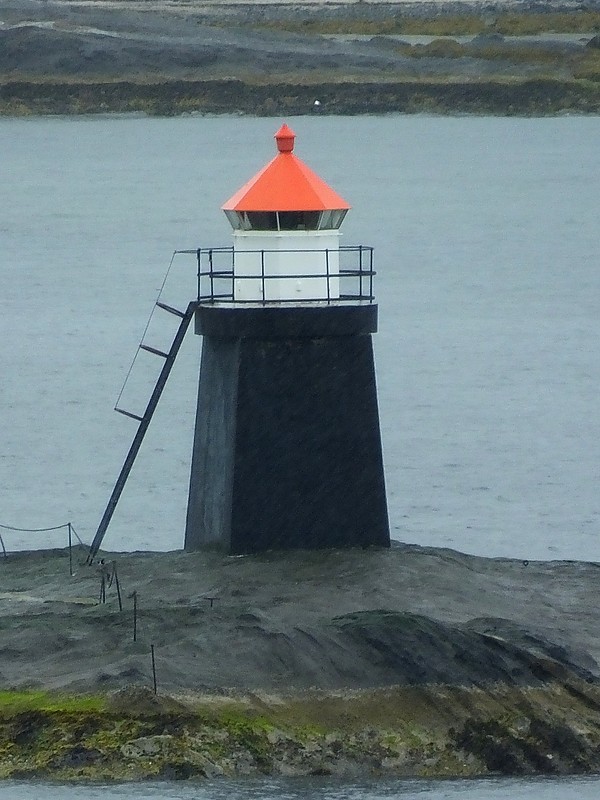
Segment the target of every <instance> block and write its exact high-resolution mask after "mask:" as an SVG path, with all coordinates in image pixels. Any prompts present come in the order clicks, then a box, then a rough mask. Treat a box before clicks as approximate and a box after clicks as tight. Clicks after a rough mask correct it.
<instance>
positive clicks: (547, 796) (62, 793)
mask: <svg viewBox="0 0 600 800" xmlns="http://www.w3.org/2000/svg"><path fill="white" fill-rule="evenodd" d="M599 791H600V779H598V778H552V779H539V778H528V779H486V780H446V781H428V780H383V781H379V780H371V781H360V782H356V783H346V782H340V781H338V780H330V779H325V778H319V779H315V778H302V779H287V780H271V779H264V780H258V779H248V780H243V781H229V780H223V781H208V782H192V783H141V784H127V785H118V786H104V785H103V786H94V785H92V786H87V785H86V786H71V785H53V784H45V783H39V784H25V783H16V782H14V781H9V782H7V783H3V784H0V800H596V798H597V797H598V792H599Z"/></svg>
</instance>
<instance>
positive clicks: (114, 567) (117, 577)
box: [113, 561, 123, 611]
mask: <svg viewBox="0 0 600 800" xmlns="http://www.w3.org/2000/svg"><path fill="white" fill-rule="evenodd" d="M113 576H114V579H115V586H116V587H117V598H118V600H119V611H123V600H122V599H121V584H120V583H119V576H118V575H117V562H116V561H113Z"/></svg>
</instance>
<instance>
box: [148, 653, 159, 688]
mask: <svg viewBox="0 0 600 800" xmlns="http://www.w3.org/2000/svg"><path fill="white" fill-rule="evenodd" d="M150 652H151V653H152V680H153V682H154V694H158V692H157V689H156V659H155V658H154V645H153V644H151V645H150Z"/></svg>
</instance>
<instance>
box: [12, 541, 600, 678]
mask: <svg viewBox="0 0 600 800" xmlns="http://www.w3.org/2000/svg"><path fill="white" fill-rule="evenodd" d="M84 561H85V551H83V550H82V551H80V552H78V553H77V554H76V559H75V562H76V564H77V566H76V569H75V574H74V575H73V576H72V577H71V576H70V575H69V571H68V557H67V553H65V552H64V551H49V552H34V553H29V554H14V555H9V557H8V558H7V559H5V560H3V561H2V562H1V563H0V569H1V570H2V579H3V589H4V591H3V592H2V593H1V594H0V612H1V617H0V630H1V632H2V654H3V658H2V675H3V677H2V682H3V685H4V686H5V687H27V686H29V687H32V686H34V687H43V688H72V689H77V690H85V691H92V690H96V689H103V690H104V689H106V690H110V689H120V688H122V687H123V686H125V685H130V684H138V685H148V684H151V683H152V664H151V658H150V646H151V645H154V648H155V667H156V671H157V676H158V681H159V684H160V686H161V687H162V688H163V689H165V690H168V691H175V690H186V689H192V690H197V689H205V688H208V687H210V688H212V689H218V688H219V687H223V686H229V687H244V688H271V689H278V690H280V689H286V688H290V687H293V688H296V689H307V688H309V687H318V688H321V689H336V688H353V689H356V688H371V687H377V686H387V685H392V684H401V685H409V686H422V685H428V684H431V683H443V684H449V685H453V684H456V685H461V686H481V685H491V684H494V683H496V682H498V681H502V682H504V683H506V684H507V685H513V686H532V687H535V686H540V685H544V684H545V683H547V682H548V681H549V680H554V679H563V678H564V677H565V676H571V677H573V678H576V679H578V680H582V681H590V682H595V681H596V678H597V676H598V674H599V670H598V665H597V659H598V656H599V654H600V635H599V632H598V629H597V625H596V611H595V598H596V593H597V582H598V579H599V575H600V573H599V570H598V567H597V566H596V565H594V564H584V563H578V562H532V563H529V562H522V561H511V560H508V559H484V558H478V557H474V556H468V555H464V554H461V553H457V552H455V551H451V550H436V549H430V548H419V547H414V546H410V545H398V546H396V547H393V548H392V549H390V550H372V551H362V550H356V551H352V550H349V551H320V552H319V551H315V552H295V553H294V552H291V553H267V554H264V555H260V556H245V557H227V556H220V555H218V554H215V553H192V554H186V553H182V552H173V553H128V554H112V555H111V554H107V555H106V556H105V564H104V565H99V564H96V565H93V566H87V565H86V564H85V563H83V562H84ZM115 568H116V570H117V576H118V579H119V591H120V595H121V601H120V602H121V607H122V610H120V609H119V597H118V594H117V590H116V583H115V580H114V577H113V579H112V582H111V584H110V586H108V587H107V589H106V600H107V602H106V603H100V602H99V599H100V589H101V580H102V573H103V572H104V574H105V576H106V575H107V574H108V573H110V574H111V575H112V571H113V570H114V569H115ZM133 592H136V600H137V617H136V619H135V641H134V618H133V599H132V594H133Z"/></svg>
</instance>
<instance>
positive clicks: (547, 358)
mask: <svg viewBox="0 0 600 800" xmlns="http://www.w3.org/2000/svg"><path fill="white" fill-rule="evenodd" d="M287 121H288V123H289V124H290V125H291V126H292V127H293V128H294V129H295V131H296V133H297V140H296V153H297V154H298V155H299V156H300V157H301V158H303V159H304V160H305V161H307V162H308V163H309V165H310V166H312V167H313V168H314V169H315V170H316V171H317V172H318V173H320V174H321V175H322V176H323V177H324V178H325V179H326V180H327V181H328V182H329V183H330V184H331V185H332V186H333V187H334V188H335V189H336V190H337V191H338V192H339V193H340V194H341V195H342V196H344V197H345V198H346V199H347V200H348V201H349V202H350V203H351V205H352V207H353V208H352V210H351V212H350V213H349V215H348V216H347V218H346V221H345V222H344V225H343V228H342V232H343V244H365V245H372V246H374V247H375V256H376V262H375V264H376V268H377V271H378V275H377V278H376V284H375V290H376V294H377V298H378V302H379V312H380V322H379V333H377V334H376V336H375V337H374V341H375V350H376V369H377V382H378V391H379V404H380V415H381V430H382V438H383V448H384V458H385V468H386V480H387V493H388V504H389V511H390V521H391V527H392V534H393V536H394V537H395V538H397V539H400V540H403V541H407V542H414V543H416V544H421V545H434V546H445V547H453V548H457V549H459V550H463V551H467V552H471V553H477V554H481V555H489V556H509V557H510V556H514V557H518V558H528V559H588V560H600V536H599V535H598V534H599V526H600V493H599V491H598V486H599V480H600V448H599V447H598V442H599V441H600V413H599V388H600V269H599V258H600V256H599V253H600V226H599V224H598V220H599V219H600V192H599V191H598V179H599V175H600V148H599V147H598V142H599V141H600V118H598V117H558V118H548V119H517V118H512V119H510V118H502V119H501V118H483V117H482V118H439V117H427V116H397V115H390V116H380V117H374V116H370V117H367V116H365V117H358V118H353V117H342V118H340V117H328V116H314V117H310V116H308V117H301V118H295V119H288V120H287ZM281 122H282V120H281V119H266V118H261V119H254V118H244V117H214V118H203V117H189V118H179V119H146V118H143V117H139V118H135V117H123V118H116V117H107V118H99V117H90V118H60V117H58V118H37V119H2V120H0V152H1V153H2V156H1V163H0V177H1V181H0V185H1V187H2V193H1V198H0V209H1V210H0V370H1V372H0V406H1V410H2V415H1V419H0V426H1V430H2V435H1V448H0V485H1V486H2V505H1V508H0V524H4V525H8V526H12V527H16V528H28V529H32V528H44V527H51V526H54V525H58V524H62V523H65V522H68V521H70V522H72V524H73V526H74V528H75V530H76V531H77V532H78V533H79V535H80V536H81V537H82V538H83V539H85V540H86V541H88V542H89V541H90V540H91V538H92V536H93V534H94V532H95V529H96V527H97V524H98V522H99V520H100V517H101V515H102V512H103V510H104V506H105V504H106V502H107V501H108V498H109V495H110V492H111V489H112V486H113V484H114V481H115V479H116V477H117V475H118V472H119V469H120V467H121V464H122V461H123V459H124V457H125V455H126V453H127V450H128V448H129V445H130V443H131V440H132V438H133V435H134V433H135V430H136V423H135V422H134V421H132V420H130V419H127V418H125V417H122V416H120V415H117V414H115V413H114V412H113V410H112V408H113V404H114V401H115V398H116V396H117V394H118V391H119V389H120V387H121V384H122V382H123V380H124V378H125V375H126V373H127V370H128V368H129V365H130V362H131V359H132V357H133V355H134V353H135V351H136V347H137V344H138V342H139V340H140V337H141V334H142V332H143V329H144V326H145V324H146V320H147V319H148V316H149V314H150V311H151V309H152V307H153V304H154V301H155V299H156V296H157V292H158V290H159V288H160V285H161V282H162V280H163V276H164V273H165V270H166V268H167V266H168V264H169V261H170V259H171V254H172V252H173V251H174V250H175V249H181V248H195V247H198V246H213V245H229V244H230V242H231V233H230V229H229V226H228V223H227V221H226V218H225V216H224V215H223V213H222V212H221V211H220V205H221V204H222V203H223V202H224V201H225V200H226V199H227V198H228V197H229V196H230V195H231V194H232V193H233V192H234V191H235V190H236V189H237V188H238V187H240V186H241V185H242V184H243V183H244V182H245V181H246V180H247V179H248V178H250V177H251V176H252V175H253V174H254V173H255V172H256V171H257V170H258V169H260V168H261V167H262V166H263V165H264V164H265V163H266V161H267V160H269V159H270V158H271V157H272V156H273V155H274V153H275V145H274V141H273V138H272V136H273V134H274V133H275V131H276V130H277V128H278V127H279V125H280V124H281ZM194 278H195V264H194V261H193V258H191V259H188V260H186V259H185V258H180V259H178V260H176V262H175V263H174V266H173V271H172V273H171V277H170V285H171V286H172V287H174V291H175V293H176V294H177V293H179V295H180V298H179V299H180V301H181V302H186V301H188V300H190V299H193V296H194V291H195V282H194ZM199 354H200V340H199V338H198V337H195V336H194V335H193V334H192V333H191V332H190V333H189V334H188V337H187V339H186V342H185V343H184V347H183V349H182V352H181V353H180V356H179V357H178V361H177V363H176V366H175V369H174V371H173V373H172V375H171V377H170V379H169V382H168V384H167V388H166V390H165V393H164V395H163V398H162V399H161V403H160V405H159V409H158V411H157V413H156V415H155V418H154V420H153V422H152V425H151V427H150V431H149V433H148V435H147V439H146V441H145V443H144V445H143V447H142V450H141V452H140V455H139V457H138V460H137V462H136V465H135V467H134V470H133V472H132V475H131V477H130V480H129V482H128V484H127V486H126V488H125V492H124V494H123V497H122V499H121V501H120V504H119V506H118V507H117V511H116V513H115V516H114V518H113V522H112V524H111V526H110V528H109V531H108V534H107V536H106V539H105V545H106V547H107V548H112V549H117V550H119V549H120V550H131V549H158V550H165V549H173V548H178V547H181V546H182V542H183V529H184V520H185V507H186V494H187V488H188V485H187V484H188V475H189V465H190V454H191V444H192V434H193V426H194V412H195V397H196V391H197V375H198V363H199ZM148 358H149V359H150V361H151V360H152V357H150V356H148ZM145 363H146V362H143V363H142V364H141V367H142V372H143V370H144V369H146V367H145V366H144V365H145ZM137 366H140V365H139V364H138V365H137ZM153 369H154V366H152V365H150V366H149V367H148V370H149V374H150V373H152V370H153ZM152 374H153V373H152ZM148 380H149V381H150V382H151V378H148ZM134 383H135V382H134ZM146 388H147V387H144V391H145V390H146ZM134 389H135V386H134ZM144 391H140V392H139V396H136V392H135V391H134V392H133V395H134V396H132V397H128V398H127V401H128V403H129V402H130V403H131V405H129V406H127V405H126V407H129V408H134V407H135V409H143V407H144V405H145V401H146V400H147V396H146V395H145V394H144ZM356 470H357V472H358V471H359V470H360V464H357V465H356ZM65 530H66V529H62V530H61V531H59V532H55V533H49V534H46V533H28V532H22V533H21V532H17V531H8V530H6V529H0V532H1V533H2V535H3V539H4V541H5V543H6V546H7V547H8V549H17V548H24V547H26V548H30V547H39V546H48V545H53V546H63V545H65V544H66V532H65Z"/></svg>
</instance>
